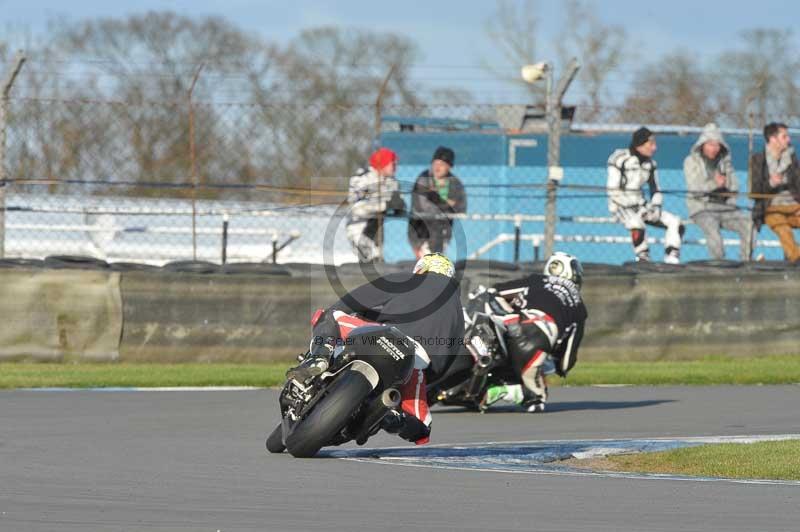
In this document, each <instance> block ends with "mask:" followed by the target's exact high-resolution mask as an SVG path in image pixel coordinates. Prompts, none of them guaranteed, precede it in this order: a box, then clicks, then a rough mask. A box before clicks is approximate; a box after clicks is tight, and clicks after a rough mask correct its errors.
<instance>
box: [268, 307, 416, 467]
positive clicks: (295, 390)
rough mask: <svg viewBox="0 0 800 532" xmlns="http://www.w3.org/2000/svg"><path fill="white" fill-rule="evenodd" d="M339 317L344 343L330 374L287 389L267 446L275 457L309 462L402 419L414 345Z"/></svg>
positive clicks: (390, 330) (290, 383)
mask: <svg viewBox="0 0 800 532" xmlns="http://www.w3.org/2000/svg"><path fill="white" fill-rule="evenodd" d="M335 315H336V321H337V323H338V324H339V331H340V335H341V338H342V342H341V343H340V345H338V346H337V347H336V349H335V351H334V355H333V359H332V361H331V363H330V367H329V368H328V369H327V371H325V372H323V373H322V374H320V375H318V376H315V377H311V378H309V379H308V380H307V381H305V382H298V381H297V380H295V379H291V378H290V379H288V380H287V382H286V384H284V386H283V390H282V391H281V394H280V398H279V403H280V410H281V423H280V424H279V425H278V426H277V427H276V428H275V429H274V430H273V431H272V433H271V434H270V435H269V437H268V438H267V442H266V445H267V450H268V451H269V452H271V453H281V452H283V451H284V450H287V451H288V452H289V453H290V454H291V455H292V456H295V457H297V458H308V457H312V456H314V455H315V454H317V452H319V450H320V449H321V448H322V447H326V446H330V445H341V444H343V443H346V442H348V441H355V442H356V443H357V444H359V445H363V444H364V443H366V441H367V439H368V438H369V437H370V436H371V435H373V434H375V433H376V432H378V431H379V430H380V427H381V423H382V422H383V420H384V418H386V417H387V416H392V415H398V414H399V411H398V408H399V405H400V400H401V395H400V391H399V389H398V388H399V387H400V386H401V385H402V384H403V383H405V382H406V381H408V379H409V377H410V375H411V372H412V371H413V369H414V353H415V345H414V343H413V341H412V340H411V339H410V338H408V337H407V336H405V335H404V334H403V333H402V332H400V330H398V329H397V328H396V327H393V326H390V325H381V324H377V323H371V322H368V321H364V320H362V319H360V318H358V317H356V316H353V315H349V314H344V313H342V312H337V313H335ZM302 358H304V357H302V356H301V357H300V359H301V360H302Z"/></svg>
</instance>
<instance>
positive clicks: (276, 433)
mask: <svg viewBox="0 0 800 532" xmlns="http://www.w3.org/2000/svg"><path fill="white" fill-rule="evenodd" d="M267 450H268V451H269V452H271V453H275V454H279V453H282V452H283V451H285V450H286V446H285V445H284V444H283V427H282V424H281V423H278V426H277V427H275V430H273V431H272V432H271V433H270V435H269V437H268V438H267Z"/></svg>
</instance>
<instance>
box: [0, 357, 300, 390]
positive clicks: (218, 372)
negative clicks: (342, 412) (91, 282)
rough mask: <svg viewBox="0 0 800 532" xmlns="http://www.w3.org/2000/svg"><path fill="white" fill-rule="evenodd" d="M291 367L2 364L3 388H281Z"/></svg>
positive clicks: (1, 382)
mask: <svg viewBox="0 0 800 532" xmlns="http://www.w3.org/2000/svg"><path fill="white" fill-rule="evenodd" d="M287 366H288V365H287V364H285V363H280V364H119V363H99V364H98V363H75V364H58V363H12V362H9V363H2V364H0V388H43V387H59V388H60V387H67V388H95V387H98V388H108V387H117V386H121V387H130V386H134V387H163V386H259V387H265V386H277V385H279V384H282V383H283V376H284V374H285V373H286V368H287Z"/></svg>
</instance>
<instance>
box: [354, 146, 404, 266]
mask: <svg viewBox="0 0 800 532" xmlns="http://www.w3.org/2000/svg"><path fill="white" fill-rule="evenodd" d="M396 171H397V154H396V153H395V152H393V151H392V150H390V149H388V148H380V149H378V150H377V151H376V152H375V153H373V154H372V155H371V156H370V158H369V169H368V170H364V169H359V171H358V173H356V175H354V176H353V177H351V178H350V189H349V191H348V193H347V202H348V203H349V204H350V213H349V216H348V220H347V239H348V240H349V241H350V243H351V244H352V246H353V250H354V251H355V253H356V255H358V261H359V262H371V261H374V260H378V259H380V258H381V245H380V240H381V235H382V234H383V218H384V217H385V216H386V214H387V211H388V210H389V209H391V210H393V211H394V214H400V213H402V212H404V211H405V204H404V203H403V198H401V197H400V190H399V186H398V184H397V180H396V179H395V177H394V174H395V172H396Z"/></svg>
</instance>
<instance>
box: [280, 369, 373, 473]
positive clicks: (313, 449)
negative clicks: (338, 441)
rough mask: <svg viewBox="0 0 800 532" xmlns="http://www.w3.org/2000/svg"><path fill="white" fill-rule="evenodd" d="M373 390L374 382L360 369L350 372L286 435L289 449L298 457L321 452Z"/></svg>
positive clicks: (308, 456) (332, 386)
mask: <svg viewBox="0 0 800 532" xmlns="http://www.w3.org/2000/svg"><path fill="white" fill-rule="evenodd" d="M371 392H372V384H370V382H369V380H367V378H366V377H365V376H364V375H363V374H361V373H359V372H358V371H346V372H344V373H343V374H342V375H340V376H339V377H338V378H337V379H336V381H335V382H334V383H333V384H331V386H330V387H329V388H328V389H327V390H326V392H325V393H326V395H325V397H323V398H322V399H320V400H319V402H318V403H317V404H316V405H314V407H313V408H312V410H311V412H310V413H309V414H308V415H307V416H306V417H305V418H304V419H302V420H301V421H299V422H298V423H297V424H296V425H295V426H294V428H293V430H292V431H291V433H289V435H288V436H287V437H286V448H287V449H288V450H289V453H290V454H291V455H292V456H294V457H296V458H310V457H312V456H314V455H315V454H317V453H318V452H319V450H320V449H322V447H323V446H325V445H327V444H328V442H330V441H331V440H332V439H333V437H334V436H335V435H336V434H337V433H339V432H340V431H341V430H342V429H343V428H344V427H345V425H347V422H348V421H349V420H350V416H352V415H353V413H354V412H355V411H356V409H358V408H359V407H360V406H361V403H362V401H364V399H365V398H366V397H367V396H368V395H369V394H370V393H371Z"/></svg>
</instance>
